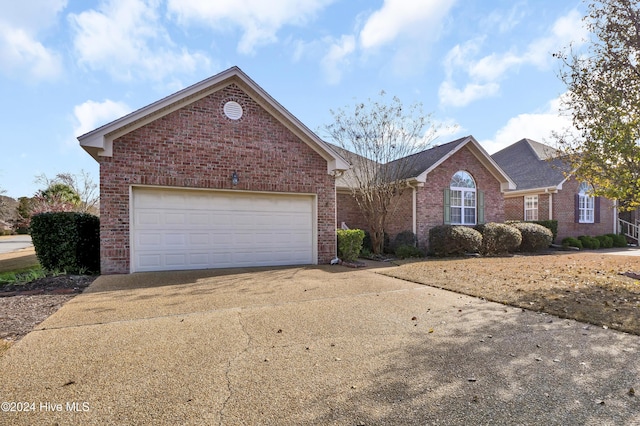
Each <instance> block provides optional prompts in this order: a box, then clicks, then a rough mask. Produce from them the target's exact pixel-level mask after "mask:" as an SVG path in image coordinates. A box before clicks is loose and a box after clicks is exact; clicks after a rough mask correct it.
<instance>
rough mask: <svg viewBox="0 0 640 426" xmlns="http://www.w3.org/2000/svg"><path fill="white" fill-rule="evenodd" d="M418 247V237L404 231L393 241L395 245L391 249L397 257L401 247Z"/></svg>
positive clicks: (411, 232)
mask: <svg viewBox="0 0 640 426" xmlns="http://www.w3.org/2000/svg"><path fill="white" fill-rule="evenodd" d="M417 245H418V237H416V234H414V233H413V231H402V232H401V233H399V234H398V235H396V237H395V238H394V239H393V244H391V249H392V250H393V251H394V253H395V254H396V255H397V254H398V253H397V250H398V248H399V247H400V246H412V247H416V246H417Z"/></svg>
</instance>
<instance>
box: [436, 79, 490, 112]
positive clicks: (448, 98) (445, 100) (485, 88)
mask: <svg viewBox="0 0 640 426" xmlns="http://www.w3.org/2000/svg"><path fill="white" fill-rule="evenodd" d="M499 90H500V85H499V84H497V83H487V84H477V83H469V84H467V85H466V86H465V87H464V89H462V90H460V89H458V88H457V87H456V86H455V85H454V84H453V83H452V82H450V81H444V82H442V84H441V85H440V88H439V89H438V97H439V98H440V103H442V104H443V105H450V106H454V107H463V106H465V105H469V104H470V103H471V102H474V101H476V100H478V99H484V98H488V97H491V96H495V95H497V94H498V91H499Z"/></svg>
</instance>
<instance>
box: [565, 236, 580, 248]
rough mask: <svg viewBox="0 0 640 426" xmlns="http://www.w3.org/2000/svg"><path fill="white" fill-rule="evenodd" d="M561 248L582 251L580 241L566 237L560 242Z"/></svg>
mask: <svg viewBox="0 0 640 426" xmlns="http://www.w3.org/2000/svg"><path fill="white" fill-rule="evenodd" d="M562 247H576V248H579V249H580V250H582V249H583V248H584V247H582V241H580V240H579V239H577V238H574V237H567V238H564V239H563V240H562Z"/></svg>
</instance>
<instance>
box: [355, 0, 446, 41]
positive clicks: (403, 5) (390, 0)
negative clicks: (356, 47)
mask: <svg viewBox="0 0 640 426" xmlns="http://www.w3.org/2000/svg"><path fill="white" fill-rule="evenodd" d="M454 3H455V0H436V1H434V0H413V1H410V2H407V1H405V0H385V1H384V5H383V6H382V8H381V9H379V10H377V11H376V12H374V13H373V14H372V15H371V16H370V17H369V19H368V20H367V22H366V23H365V24H364V27H363V28H362V31H361V32H360V43H361V45H362V47H363V48H364V49H370V48H375V47H379V46H382V45H385V44H388V43H391V42H393V41H395V40H396V39H397V38H399V37H402V36H409V37H410V38H418V37H420V36H423V35H425V33H427V32H429V31H433V28H434V27H438V24H439V23H440V21H441V20H442V18H443V17H444V16H446V15H447V13H448V12H449V10H450V9H451V7H452V6H453V4H454Z"/></svg>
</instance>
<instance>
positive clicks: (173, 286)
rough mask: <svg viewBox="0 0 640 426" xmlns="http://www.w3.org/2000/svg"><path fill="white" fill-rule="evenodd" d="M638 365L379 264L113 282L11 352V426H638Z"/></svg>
mask: <svg viewBox="0 0 640 426" xmlns="http://www.w3.org/2000/svg"><path fill="white" fill-rule="evenodd" d="M378 271H379V270H378ZM461 279H464V277H461ZM639 355H640V337H638V336H633V335H627V334H624V333H619V332H616V331H612V330H605V329H602V328H598V327H595V326H590V325H587V324H583V323H578V322H575V321H570V320H564V319H559V318H556V317H552V316H549V315H543V314H538V313H534V312H529V311H523V310H522V309H515V308H510V307H505V306H503V305H499V304H495V303H489V302H486V301H483V300H480V299H476V298H471V297H467V296H462V295H458V294H455V293H450V292H446V291H441V290H437V289H434V288H430V287H426V286H422V285H416V284H412V283H408V282H404V281H400V280H397V279H393V278H389V277H385V276H383V275H380V274H378V273H376V270H375V269H369V268H368V269H364V270H353V269H348V268H345V267H342V266H333V267H328V266H327V267H324V266H323V267H297V268H281V269H271V270H264V269H252V270H219V271H197V272H170V273H145V274H134V275H126V276H103V277H100V278H98V279H97V280H96V282H95V283H94V284H93V285H92V286H91V287H90V288H89V289H88V290H87V291H86V292H85V293H83V294H82V295H80V296H78V297H76V298H75V299H73V300H72V301H71V302H69V303H68V304H67V305H65V306H64V307H63V308H62V309H61V310H59V311H58V312H57V313H56V314H54V315H53V316H51V317H50V318H49V319H48V320H46V321H45V322H44V323H42V324H41V325H40V326H39V327H38V330H37V331H34V332H32V333H30V334H29V335H27V336H26V337H25V338H24V339H23V340H21V341H20V342H19V343H17V344H16V345H15V346H14V347H13V348H12V349H11V350H10V351H9V352H8V353H7V354H5V356H4V357H2V358H0V371H2V375H1V378H0V400H1V401H4V402H3V404H2V411H3V412H0V424H12V425H16V424H25V425H26V424H54V423H58V424H132V425H134V424H171V425H174V424H181V425H184V424H194V425H202V424H207V425H217V424H220V425H257V424H265V425H291V424H308V425H324V424H332V425H333V424H335V425H403V424H407V425H424V424H443V425H457V424H522V425H527V424H531V425H533V424H535V425H539V424H555V425H558V424H563V425H568V424H580V425H632V424H639V423H640V400H639V398H640V395H638V396H635V395H632V394H634V393H635V392H640V361H639ZM632 388H634V391H631V389H632ZM12 402H13V404H11V403H12ZM25 402H26V403H27V404H25ZM7 403H9V404H7ZM25 407H26V409H27V410H30V412H24V410H25ZM11 409H15V410H22V412H8V410H11Z"/></svg>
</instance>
